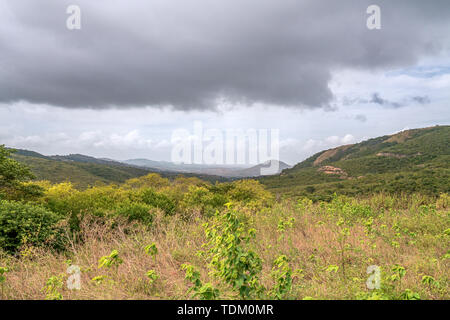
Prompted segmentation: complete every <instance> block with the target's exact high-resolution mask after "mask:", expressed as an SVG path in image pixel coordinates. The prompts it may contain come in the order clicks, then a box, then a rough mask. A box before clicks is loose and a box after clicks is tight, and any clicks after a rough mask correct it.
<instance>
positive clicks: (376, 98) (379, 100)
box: [359, 92, 431, 108]
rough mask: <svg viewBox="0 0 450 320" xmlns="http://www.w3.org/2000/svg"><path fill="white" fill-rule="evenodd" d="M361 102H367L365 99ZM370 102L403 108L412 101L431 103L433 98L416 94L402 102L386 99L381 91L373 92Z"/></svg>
mask: <svg viewBox="0 0 450 320" xmlns="http://www.w3.org/2000/svg"><path fill="white" fill-rule="evenodd" d="M359 101H360V102H366V101H365V100H359ZM368 102H369V103H375V104H378V105H380V106H383V107H388V108H401V107H405V106H408V105H410V104H411V103H418V104H429V103H430V102H431V99H430V98H429V97H428V96H414V97H409V98H405V99H403V100H402V101H401V102H396V101H390V100H387V99H384V98H382V97H381V96H380V94H379V93H376V92H375V93H373V94H372V99H370V100H369V101H368Z"/></svg>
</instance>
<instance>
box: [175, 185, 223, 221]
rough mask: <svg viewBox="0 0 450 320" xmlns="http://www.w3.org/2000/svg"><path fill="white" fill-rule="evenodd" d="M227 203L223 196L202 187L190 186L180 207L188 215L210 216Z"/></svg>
mask: <svg viewBox="0 0 450 320" xmlns="http://www.w3.org/2000/svg"><path fill="white" fill-rule="evenodd" d="M227 202H228V201H227V198H226V197H225V195H224V194H220V193H215V192H211V191H210V190H208V189H207V188H206V187H203V186H190V187H189V190H188V192H187V193H185V194H184V197H183V200H182V202H181V206H182V208H183V211H184V212H185V213H186V214H188V215H191V214H192V213H193V212H199V213H200V214H201V215H207V216H212V215H213V214H214V213H215V211H216V210H217V209H219V208H223V207H224V205H225V203H227Z"/></svg>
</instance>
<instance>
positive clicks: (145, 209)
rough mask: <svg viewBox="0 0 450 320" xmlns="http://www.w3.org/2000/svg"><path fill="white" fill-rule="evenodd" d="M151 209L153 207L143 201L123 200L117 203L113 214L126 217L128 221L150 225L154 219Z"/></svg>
mask: <svg viewBox="0 0 450 320" xmlns="http://www.w3.org/2000/svg"><path fill="white" fill-rule="evenodd" d="M152 209H153V207H151V206H149V205H147V204H145V203H139V202H137V203H134V202H125V203H122V204H121V205H119V207H118V208H117V209H116V211H115V214H116V215H118V216H123V217H127V218H128V221H139V222H142V223H144V224H146V225H151V224H152V222H153V219H154V213H152Z"/></svg>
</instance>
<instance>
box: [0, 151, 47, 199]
mask: <svg viewBox="0 0 450 320" xmlns="http://www.w3.org/2000/svg"><path fill="white" fill-rule="evenodd" d="M13 152H15V150H11V149H6V148H5V146H4V145H0V200H1V199H9V200H21V199H28V198H33V197H37V196H39V195H41V194H42V189H41V188H40V187H39V186H37V185H34V184H30V183H25V182H27V181H29V180H31V179H33V178H34V175H33V174H32V173H31V170H30V169H29V168H28V167H27V166H25V165H23V164H21V163H19V162H17V161H15V160H14V159H12V158H11V154H12V153H13Z"/></svg>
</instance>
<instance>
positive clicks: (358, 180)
mask: <svg viewBox="0 0 450 320" xmlns="http://www.w3.org/2000/svg"><path fill="white" fill-rule="evenodd" d="M449 163H450V126H435V127H430V128H423V129H413V130H407V131H403V132H400V133H397V134H393V135H387V136H382V137H378V138H374V139H370V140H367V141H364V142H361V143H357V144H353V145H345V146H341V147H338V148H334V149H329V150H325V151H322V152H319V153H317V154H315V155H313V156H312V157H310V158H308V159H306V160H305V161H303V162H301V163H299V164H297V165H295V166H294V167H293V168H291V169H286V170H283V172H282V173H281V174H280V175H278V176H273V177H265V178H260V181H261V182H262V183H264V184H265V185H266V186H267V187H268V188H269V189H272V190H273V191H275V192H277V193H282V194H288V195H307V196H309V197H312V198H316V199H327V198H329V197H330V196H331V195H332V194H333V193H334V192H337V193H341V194H348V195H359V194H367V193H372V192H381V191H386V192H407V193H413V192H422V193H425V194H431V195H436V194H439V193H440V192H449V191H450V183H449V181H450V166H449Z"/></svg>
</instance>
